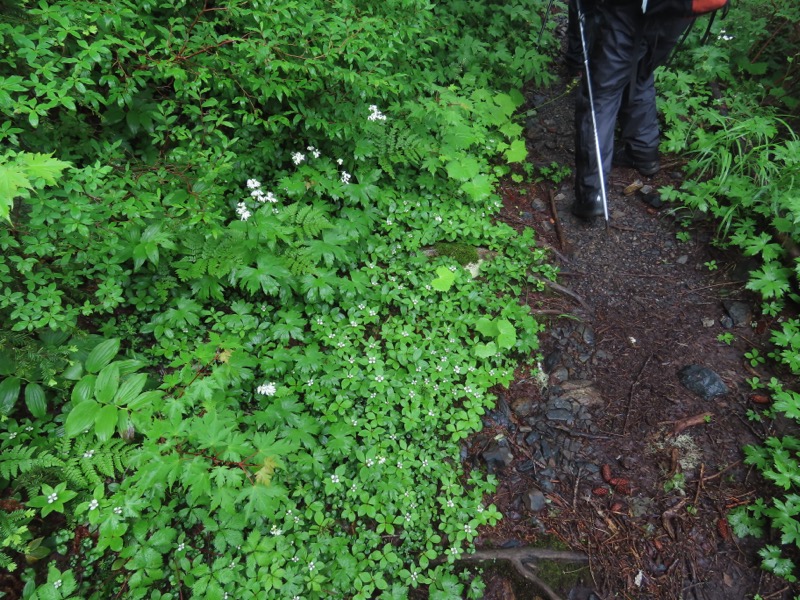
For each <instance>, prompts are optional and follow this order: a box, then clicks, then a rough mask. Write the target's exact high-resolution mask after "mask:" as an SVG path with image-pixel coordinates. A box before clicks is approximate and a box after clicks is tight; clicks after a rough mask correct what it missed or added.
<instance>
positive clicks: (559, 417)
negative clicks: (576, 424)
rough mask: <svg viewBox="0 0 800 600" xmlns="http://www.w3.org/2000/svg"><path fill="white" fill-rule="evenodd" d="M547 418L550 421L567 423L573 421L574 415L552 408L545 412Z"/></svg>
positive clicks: (561, 409)
mask: <svg viewBox="0 0 800 600" xmlns="http://www.w3.org/2000/svg"><path fill="white" fill-rule="evenodd" d="M547 418H548V419H549V420H550V421H565V422H567V423H569V422H571V421H573V420H575V415H573V414H572V413H571V412H570V411H568V410H565V409H563V408H554V409H552V410H548V411H547Z"/></svg>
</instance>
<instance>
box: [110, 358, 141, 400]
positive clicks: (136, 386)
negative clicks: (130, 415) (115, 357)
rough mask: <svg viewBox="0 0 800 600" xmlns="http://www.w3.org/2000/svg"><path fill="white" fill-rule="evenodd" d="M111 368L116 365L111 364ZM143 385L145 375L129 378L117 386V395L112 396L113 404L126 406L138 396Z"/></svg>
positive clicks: (138, 374)
mask: <svg viewBox="0 0 800 600" xmlns="http://www.w3.org/2000/svg"><path fill="white" fill-rule="evenodd" d="M113 366H116V363H113ZM107 368H108V367H107ZM145 383H147V375H146V374H145V373H137V374H136V375H131V376H129V377H128V378H127V379H125V381H123V382H122V385H120V386H119V390H117V394H116V396H114V404H116V405H117V406H126V405H127V404H128V403H129V402H131V401H132V400H133V399H134V398H136V396H138V395H139V393H140V392H141V391H142V388H143V387H144V384H145Z"/></svg>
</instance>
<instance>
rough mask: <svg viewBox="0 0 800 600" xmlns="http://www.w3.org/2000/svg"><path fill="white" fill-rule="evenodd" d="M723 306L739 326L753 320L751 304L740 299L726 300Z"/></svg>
mask: <svg viewBox="0 0 800 600" xmlns="http://www.w3.org/2000/svg"><path fill="white" fill-rule="evenodd" d="M722 306H723V307H724V308H725V312H727V313H728V316H729V317H730V318H731V319H733V324H734V325H736V326H737V327H739V326H741V325H749V324H750V321H751V320H752V311H751V310H750V306H749V305H747V304H745V303H744V302H739V301H738V300H724V301H723V302H722Z"/></svg>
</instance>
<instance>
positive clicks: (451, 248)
mask: <svg viewBox="0 0 800 600" xmlns="http://www.w3.org/2000/svg"><path fill="white" fill-rule="evenodd" d="M433 248H434V249H435V250H436V253H437V254H438V255H439V256H449V257H450V258H452V259H454V260H455V261H456V262H457V263H458V264H460V265H461V266H464V265H468V264H470V263H474V262H478V249H477V248H476V247H475V246H470V245H469V244H461V243H459V242H439V243H438V244H436V245H435V246H434V247H433Z"/></svg>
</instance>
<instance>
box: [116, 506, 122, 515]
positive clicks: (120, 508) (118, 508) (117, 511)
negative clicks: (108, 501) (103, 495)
mask: <svg viewBox="0 0 800 600" xmlns="http://www.w3.org/2000/svg"><path fill="white" fill-rule="evenodd" d="M114 514H116V515H121V514H122V507H121V506H115V507H114Z"/></svg>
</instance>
